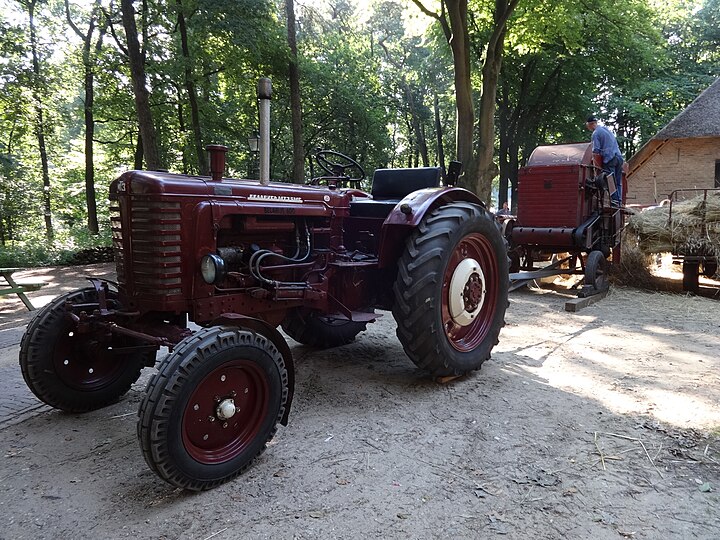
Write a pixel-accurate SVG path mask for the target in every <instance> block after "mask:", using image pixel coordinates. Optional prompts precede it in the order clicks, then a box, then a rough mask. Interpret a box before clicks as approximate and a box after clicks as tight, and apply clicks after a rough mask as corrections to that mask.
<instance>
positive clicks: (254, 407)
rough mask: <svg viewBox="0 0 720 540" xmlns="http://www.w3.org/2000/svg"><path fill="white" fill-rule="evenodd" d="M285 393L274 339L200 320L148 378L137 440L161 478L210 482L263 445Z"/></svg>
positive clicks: (204, 485) (232, 472) (245, 462)
mask: <svg viewBox="0 0 720 540" xmlns="http://www.w3.org/2000/svg"><path fill="white" fill-rule="evenodd" d="M287 399H288V373H287V370H286V368H285V363H284V361H283V357H282V355H281V354H280V352H279V351H278V350H277V348H276V347H275V345H273V343H272V341H270V340H269V339H267V338H265V337H264V336H262V335H260V334H257V333H255V332H252V331H249V330H244V329H240V328H234V327H212V328H205V329H202V330H200V331H198V332H197V333H195V334H194V335H192V336H190V337H188V338H185V339H184V340H183V341H182V342H180V344H179V345H178V346H177V348H176V349H175V350H174V351H173V352H172V353H171V354H169V355H168V356H167V357H166V358H165V359H164V360H163V361H162V363H161V364H160V366H159V367H158V373H157V374H156V375H155V376H154V377H153V378H152V379H151V381H150V383H149V384H148V388H147V393H146V396H145V399H144V400H143V402H142V404H141V405H140V410H139V412H138V416H139V420H138V425H137V430H138V439H139V441H140V447H141V449H142V452H143V455H144V456H145V460H146V461H147V463H148V465H149V466H150V468H151V469H152V470H153V471H155V473H157V474H158V476H160V477H161V478H162V479H163V480H165V481H166V482H168V483H170V484H172V485H174V486H177V487H181V488H185V489H190V490H193V491H200V490H206V489H210V488H213V487H215V486H217V485H219V484H221V483H223V482H226V481H228V480H231V479H232V478H235V477H236V476H238V475H239V474H241V473H242V472H243V471H244V470H245V469H247V468H248V467H249V466H250V464H251V463H252V461H253V460H254V459H255V458H256V457H257V456H258V455H260V454H261V453H262V452H263V451H264V450H265V447H266V444H267V442H268V441H269V440H270V439H272V438H273V436H274V435H275V432H276V430H277V423H278V422H279V421H280V420H281V419H282V417H283V414H284V412H285V406H286V404H287Z"/></svg>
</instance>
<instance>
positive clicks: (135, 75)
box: [120, 0, 162, 170]
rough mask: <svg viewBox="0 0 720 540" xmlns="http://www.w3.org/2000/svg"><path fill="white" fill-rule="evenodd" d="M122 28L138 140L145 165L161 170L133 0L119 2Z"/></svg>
mask: <svg viewBox="0 0 720 540" xmlns="http://www.w3.org/2000/svg"><path fill="white" fill-rule="evenodd" d="M120 8H121V10H122V21H123V27H124V28H125V36H126V38H127V51H128V60H129V62H130V76H131V78H132V86H133V93H134V95H135V112H136V113H137V118H138V126H139V128H140V135H141V137H140V139H141V140H142V145H143V154H144V156H145V164H146V165H147V168H148V169H150V170H155V169H160V168H162V163H161V161H160V153H159V152H158V145H157V134H156V132H155V125H154V123H153V118H152V112H151V111H150V93H149V92H148V89H147V82H146V77H145V64H144V61H143V54H142V52H141V50H140V42H139V40H138V32H137V25H136V23H135V9H134V8H133V0H120Z"/></svg>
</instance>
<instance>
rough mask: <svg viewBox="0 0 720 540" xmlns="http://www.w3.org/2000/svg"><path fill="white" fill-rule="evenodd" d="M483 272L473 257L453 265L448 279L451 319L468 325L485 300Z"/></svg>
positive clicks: (461, 324)
mask: <svg viewBox="0 0 720 540" xmlns="http://www.w3.org/2000/svg"><path fill="white" fill-rule="evenodd" d="M486 290H487V289H486V287H485V274H484V273H483V271H482V268H481V267H480V263H478V262H477V261H476V260H475V259H470V258H468V259H463V260H462V261H460V264H458V265H457V267H455V271H454V272H453V275H452V278H451V280H450V288H449V291H448V294H449V297H450V298H449V299H450V302H449V305H448V308H449V311H450V317H451V318H452V320H453V321H454V322H455V323H456V324H458V325H460V326H468V325H469V324H470V323H472V322H473V320H474V319H475V316H476V315H477V314H478V312H479V311H480V309H481V308H482V306H483V303H484V302H485V293H486Z"/></svg>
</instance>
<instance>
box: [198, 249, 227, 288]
mask: <svg viewBox="0 0 720 540" xmlns="http://www.w3.org/2000/svg"><path fill="white" fill-rule="evenodd" d="M200 274H202V277H203V279H204V280H205V282H206V283H218V282H219V281H222V279H223V278H224V277H225V261H224V260H223V259H222V258H221V257H218V256H217V255H214V254H210V255H205V256H204V257H203V258H202V259H201V260H200Z"/></svg>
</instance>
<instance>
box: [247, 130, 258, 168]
mask: <svg viewBox="0 0 720 540" xmlns="http://www.w3.org/2000/svg"><path fill="white" fill-rule="evenodd" d="M248 148H249V149H250V166H249V167H248V178H255V177H256V176H255V171H257V157H258V152H259V151H260V134H259V133H258V132H257V131H253V132H252V135H250V136H249V137H248Z"/></svg>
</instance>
